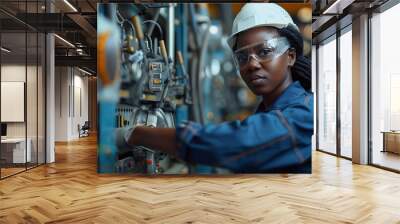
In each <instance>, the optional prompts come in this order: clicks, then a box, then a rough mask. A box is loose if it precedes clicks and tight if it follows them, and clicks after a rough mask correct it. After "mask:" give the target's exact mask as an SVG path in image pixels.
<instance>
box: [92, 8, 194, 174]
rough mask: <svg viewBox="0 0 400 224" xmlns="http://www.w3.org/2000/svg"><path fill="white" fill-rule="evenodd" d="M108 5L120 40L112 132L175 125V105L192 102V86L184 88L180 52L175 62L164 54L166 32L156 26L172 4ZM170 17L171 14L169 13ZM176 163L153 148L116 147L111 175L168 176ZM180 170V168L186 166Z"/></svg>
mask: <svg viewBox="0 0 400 224" xmlns="http://www.w3.org/2000/svg"><path fill="white" fill-rule="evenodd" d="M107 5H110V4H107ZM111 5H115V6H116V9H115V11H114V13H115V15H114V18H116V19H115V20H114V23H115V24H117V25H118V28H119V31H120V37H121V39H120V58H121V61H120V71H121V72H120V77H121V79H120V85H119V88H116V89H114V90H115V91H117V92H118V93H117V94H118V96H119V97H118V98H119V101H118V103H117V105H116V107H115V108H114V115H115V123H114V125H113V126H114V128H129V127H133V126H148V127H175V119H174V112H175V109H176V106H177V105H181V104H190V103H191V96H190V85H187V84H188V83H189V80H188V78H189V77H188V75H187V73H186V69H185V66H184V62H183V58H182V54H181V53H180V52H177V53H176V54H177V58H178V60H177V62H176V63H173V61H172V58H171V57H170V56H169V55H168V51H167V48H166V43H165V41H164V34H165V33H166V32H164V31H163V30H162V28H161V26H160V24H159V23H158V22H157V18H159V17H160V14H161V11H162V10H163V9H168V8H171V7H174V5H173V4H141V5H134V4H118V5H116V4H111ZM147 9H151V10H152V11H153V12H154V13H152V14H151V15H152V16H154V18H153V19H148V20H145V19H144V17H145V16H149V15H142V16H140V15H139V14H140V13H142V14H143V11H145V10H147ZM148 11H150V10H148ZM168 16H173V15H169V14H167V17H168ZM154 27H157V30H158V33H156V32H153V29H154ZM169 33H170V32H169ZM169 50H170V51H173V50H174V49H169ZM99 63H101V62H99ZM104 63H109V62H108V61H104ZM178 73H179V74H178ZM101 103H102V102H100V104H101ZM105 116H106V115H105ZM108 116H110V114H108ZM100 119H101V118H100ZM100 132H101V129H100ZM116 133H117V132H116ZM114 142H115V141H114ZM99 156H102V155H99ZM176 163H180V162H178V161H177V160H175V159H173V158H170V157H169V156H167V155H165V154H164V153H161V152H159V151H157V150H156V149H149V148H145V147H134V148H132V149H128V150H127V149H117V157H116V158H115V163H114V168H113V169H112V170H109V171H110V172H133V173H145V174H158V173H164V172H168V169H169V168H171V167H173V166H174V165H176ZM181 165H182V164H181ZM99 166H101V164H100V165H99ZM181 167H183V168H184V165H182V166H181Z"/></svg>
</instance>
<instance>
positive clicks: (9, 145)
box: [1, 32, 30, 177]
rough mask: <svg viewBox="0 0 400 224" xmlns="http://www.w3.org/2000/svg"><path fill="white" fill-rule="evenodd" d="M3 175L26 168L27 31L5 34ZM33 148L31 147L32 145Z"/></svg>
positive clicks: (27, 152) (2, 84)
mask: <svg viewBox="0 0 400 224" xmlns="http://www.w3.org/2000/svg"><path fill="white" fill-rule="evenodd" d="M1 45H2V47H3V49H7V50H6V51H5V50H1V54H2V55H1V60H2V61H1V121H2V125H3V128H2V129H3V133H2V136H3V137H2V140H1V157H2V161H3V163H2V170H1V173H2V177H5V176H9V175H11V174H14V173H17V172H20V171H23V170H25V162H26V161H27V160H28V161H29V159H30V151H29V150H28V151H26V145H27V144H26V123H25V111H24V110H25V90H26V69H27V67H26V33H25V32H20V33H2V34H1ZM28 149H29V146H28Z"/></svg>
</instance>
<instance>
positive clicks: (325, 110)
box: [318, 37, 336, 153]
mask: <svg viewBox="0 0 400 224" xmlns="http://www.w3.org/2000/svg"><path fill="white" fill-rule="evenodd" d="M332 39H333V40H331V41H329V42H327V43H325V44H323V45H320V46H319V48H318V93H319V94H318V107H319V108H318V118H319V121H318V132H319V133H318V147H319V149H320V150H323V151H327V152H330V153H336V39H335V38H334V37H333V38H332Z"/></svg>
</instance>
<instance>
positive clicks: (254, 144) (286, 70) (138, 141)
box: [120, 3, 313, 173]
mask: <svg viewBox="0 0 400 224" xmlns="http://www.w3.org/2000/svg"><path fill="white" fill-rule="evenodd" d="M228 43H229V45H230V46H231V48H232V51H233V55H234V61H235V64H236V68H237V70H238V71H239V72H240V75H241V77H242V79H243V80H244V81H245V83H246V84H247V86H248V87H249V88H250V90H251V91H252V92H253V93H254V94H256V95H259V96H262V98H263V100H262V102H261V104H260V105H259V107H258V109H257V111H256V113H255V114H253V115H251V116H249V117H248V118H247V119H245V120H243V121H233V122H224V123H221V124H217V125H207V126H202V125H200V124H198V123H194V122H189V123H186V124H184V125H181V126H179V127H178V128H176V129H175V128H148V127H136V128H134V129H130V130H128V131H127V132H126V133H125V135H124V138H122V141H125V142H124V144H127V145H129V146H130V147H132V146H139V145H141V146H145V147H148V148H154V149H158V150H161V151H163V152H166V153H170V154H174V155H176V156H178V157H179V158H181V159H183V160H185V161H187V162H193V163H198V164H205V165H211V166H217V167H223V168H228V169H230V170H231V171H233V172H237V173H311V136H312V134H313V95H312V93H310V92H309V91H310V88H311V79H310V76H311V74H310V73H311V69H310V61H309V59H307V58H305V57H304V56H303V38H302V36H301V34H300V33H299V29H298V27H297V26H296V24H294V22H293V20H292V18H291V17H290V15H289V14H288V13H287V12H286V11H285V10H284V9H283V8H281V7H280V6H278V5H276V4H273V3H248V4H246V5H244V7H243V8H242V9H241V11H240V12H239V14H238V15H237V16H236V18H235V20H234V22H233V28H232V35H231V36H230V37H229V39H228ZM120 141H121V139H120Z"/></svg>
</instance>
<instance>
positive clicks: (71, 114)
mask: <svg viewBox="0 0 400 224" xmlns="http://www.w3.org/2000/svg"><path fill="white" fill-rule="evenodd" d="M83 75H84V74H83V73H82V72H80V71H79V70H77V69H76V68H72V67H56V84H55V85H56V92H55V120H56V127H55V128H56V132H55V140H56V141H70V140H73V139H77V138H79V133H78V124H80V125H81V126H82V125H83V124H84V123H85V121H87V120H88V78H87V77H86V76H83ZM80 106H81V107H82V108H81V110H82V111H81V113H80V108H79V107H80Z"/></svg>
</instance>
